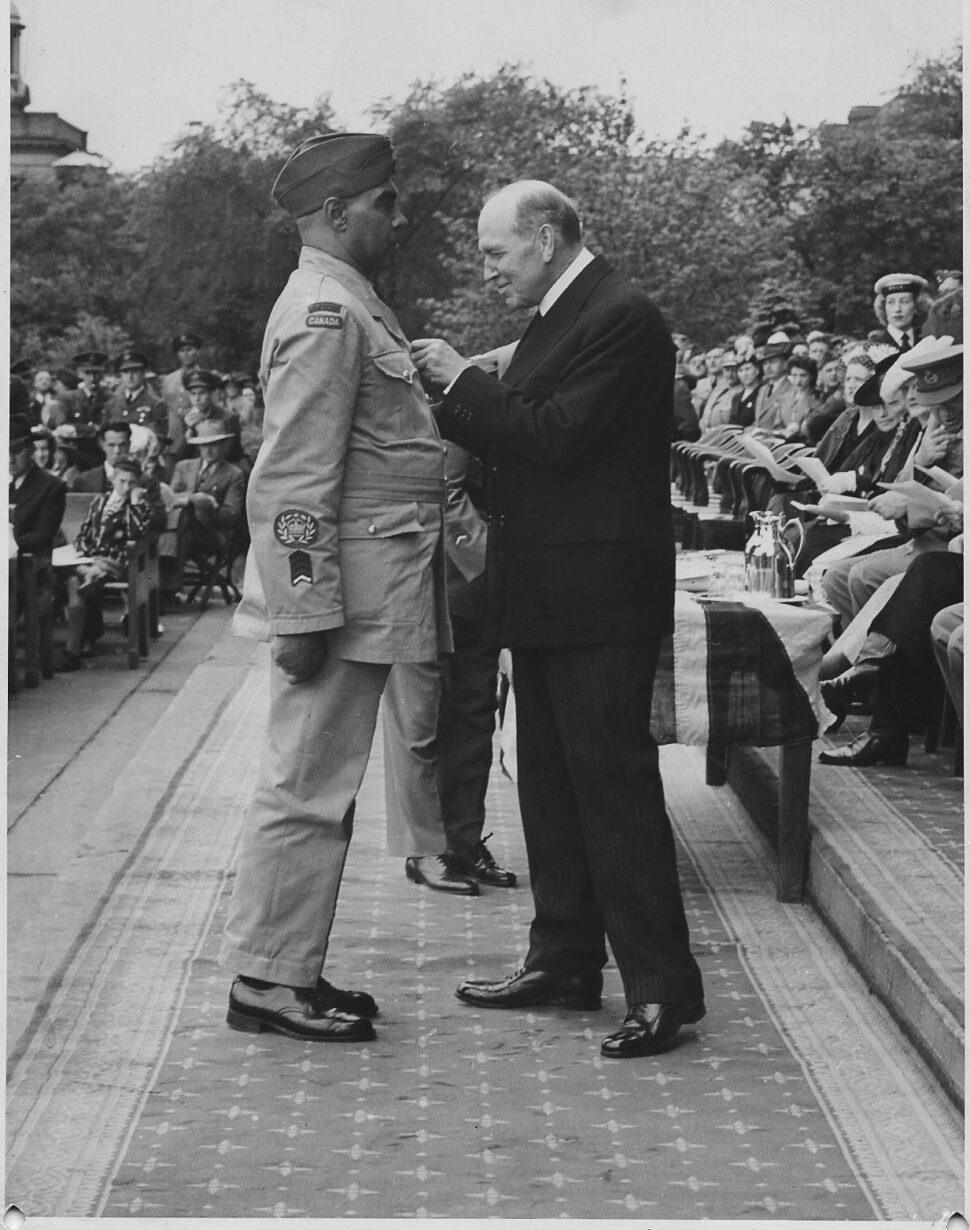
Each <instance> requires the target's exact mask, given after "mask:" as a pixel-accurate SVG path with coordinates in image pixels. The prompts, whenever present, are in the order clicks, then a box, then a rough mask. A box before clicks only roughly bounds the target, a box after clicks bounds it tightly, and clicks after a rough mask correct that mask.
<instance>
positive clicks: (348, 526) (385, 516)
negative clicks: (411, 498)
mask: <svg viewBox="0 0 970 1230" xmlns="http://www.w3.org/2000/svg"><path fill="white" fill-rule="evenodd" d="M434 528H435V527H434V526H432V525H425V524H424V523H423V522H422V520H421V516H420V513H419V510H418V506H417V504H394V505H391V506H390V507H388V508H375V509H372V510H371V511H370V512H352V513H350V514H349V515H346V516H344V517H342V518H341V520H340V526H339V528H338V530H337V537H338V538H394V537H395V536H396V535H398V534H425V533H428V531H429V530H433V529H434Z"/></svg>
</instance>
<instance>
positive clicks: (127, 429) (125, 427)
mask: <svg viewBox="0 0 970 1230" xmlns="http://www.w3.org/2000/svg"><path fill="white" fill-rule="evenodd" d="M109 431H118V432H120V433H121V434H122V435H123V436H127V437H128V439H129V440H130V439H131V424H130V423H126V422H125V421H124V419H119V420H118V422H117V423H105V425H104V426H103V427H102V428H101V430H100V431H99V432H98V435H99V436H100V437H101V439H102V440H103V439H104V437H105V434H106V433H107V432H109Z"/></svg>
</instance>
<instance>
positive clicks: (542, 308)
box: [539, 248, 595, 316]
mask: <svg viewBox="0 0 970 1230" xmlns="http://www.w3.org/2000/svg"><path fill="white" fill-rule="evenodd" d="M594 259H595V258H594V256H593V254H592V252H590V250H589V248H583V249H582V250H581V251H580V253H579V255H578V256H577V257H575V259H574V260H572V261H571V262H570V263H569V264H568V265H567V266H566V268H565V269H564V270H563V271H562V273H561V274H560V275H559V277H558V278H556V280H555V282H553V284H552V285H551V286H550V287H549V289H548V290H547V291H546V293H545V294H544V295H543V296H542V298H541V299H540V300H539V315H540V316H545V315H546V313H547V312H548V311H549V309H550V308H551V307H552V305H553V304H554V303H555V302H556V300H557V299H558V298H560V296H561V295H563V294H564V293H565V291H566V288H567V287H569V286H571V285H572V283H573V282H575V281H576V279H577V278H578V277H579V275H580V274H581V273H582V272H583V270H584V269H585V268H586V266H587V265H588V264H590V262H591V261H593V260H594Z"/></svg>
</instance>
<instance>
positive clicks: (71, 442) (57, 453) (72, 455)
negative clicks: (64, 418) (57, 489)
mask: <svg viewBox="0 0 970 1230" xmlns="http://www.w3.org/2000/svg"><path fill="white" fill-rule="evenodd" d="M53 436H54V457H53V460H52V462H51V473H52V474H53V475H55V476H56V477H57V478H59V479H60V480H61V482H62V483H65V484H66V485H67V488H68V490H69V491H70V490H71V488H72V487H73V485H74V480H75V479H76V478H77V476H78V473H79V470H78V466H77V453H78V435H77V428H76V427H75V426H74V424H73V423H61V425H60V426H59V427H55V428H54V431H53Z"/></svg>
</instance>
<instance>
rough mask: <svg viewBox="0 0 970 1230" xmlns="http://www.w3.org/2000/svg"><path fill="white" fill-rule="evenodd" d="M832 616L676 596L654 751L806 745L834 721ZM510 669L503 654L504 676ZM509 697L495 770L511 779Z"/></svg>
mask: <svg viewBox="0 0 970 1230" xmlns="http://www.w3.org/2000/svg"><path fill="white" fill-rule="evenodd" d="M831 630H832V615H831V614H830V613H829V612H828V611H825V610H821V609H819V608H815V607H811V608H806V607H803V606H796V605H788V604H786V603H783V602H774V601H771V600H765V599H762V598H760V597H758V598H755V597H753V596H752V595H749V594H743V595H741V596H740V597H739V598H738V600H737V601H730V602H727V601H724V602H721V601H718V602H699V601H698V600H697V599H696V598H695V597H694V596H693V595H691V594H689V593H687V592H685V591H683V590H678V591H677V593H676V595H675V605H674V632H673V635H672V636H668V637H667V638H666V639H665V640H664V642H663V645H662V647H661V651H660V661H659V663H658V665H657V679H656V683H655V684H654V689H653V711H652V716H651V721H650V729H651V731H652V732H653V736H654V738H655V739H656V740H657V742H658V743H685V744H693V745H698V746H702V747H703V746H706V745H707V744H708V743H738V744H742V745H745V744H746V745H748V746H751V747H776V746H779V745H780V744H783V743H796V742H798V741H799V740H801V739H814V738H815V737H816V735H818V733H819V731H821V730H824V729H825V728H826V726H828V724H829V723H830V722H831V721H832V720H833V719H832V715H831V714H830V713H829V711H828V710H827V709H826V708H825V706H824V704H823V703H822V699H821V694H820V691H819V683H818V669H819V666H820V664H821V661H822V652H823V649H824V646H825V641H826V638H827V637H828V635H829V633H830V632H831ZM504 673H510V663H509V662H508V657H507V655H506V669H505V672H504ZM514 697H515V692H514V688H513V689H512V690H511V691H510V692H509V696H508V700H507V702H506V706H505V713H504V716H503V720H502V731H501V764H502V768H503V769H504V771H505V773H506V774H507V776H509V777H510V778H511V779H512V780H513V781H515V780H516V755H515V752H516V729H515V699H514Z"/></svg>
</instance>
